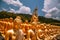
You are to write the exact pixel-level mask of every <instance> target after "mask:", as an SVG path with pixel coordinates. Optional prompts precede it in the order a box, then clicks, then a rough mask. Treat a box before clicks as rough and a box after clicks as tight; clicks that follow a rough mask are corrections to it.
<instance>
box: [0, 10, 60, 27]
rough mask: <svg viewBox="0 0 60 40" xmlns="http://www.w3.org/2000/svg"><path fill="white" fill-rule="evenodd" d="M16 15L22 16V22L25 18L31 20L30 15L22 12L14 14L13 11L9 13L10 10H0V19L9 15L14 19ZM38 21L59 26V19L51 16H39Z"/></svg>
mask: <svg viewBox="0 0 60 40" xmlns="http://www.w3.org/2000/svg"><path fill="white" fill-rule="evenodd" d="M16 16H20V17H21V18H22V20H23V22H24V21H25V20H28V21H30V20H31V15H29V14H22V13H20V14H17V13H16V14H15V13H10V12H6V11H1V12H0V19H2V18H10V17H12V18H13V19H15V18H16ZM39 22H41V23H47V24H53V25H58V26H60V21H59V20H54V19H52V18H45V17H43V16H39Z"/></svg>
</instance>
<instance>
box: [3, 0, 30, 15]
mask: <svg viewBox="0 0 60 40" xmlns="http://www.w3.org/2000/svg"><path fill="white" fill-rule="evenodd" d="M3 1H4V2H6V3H7V4H8V5H13V6H16V7H19V9H18V10H15V9H14V8H12V7H9V9H10V10H9V11H8V10H7V11H8V12H14V13H25V14H31V9H30V8H29V7H26V6H24V5H23V4H22V3H21V2H20V0H3ZM3 10H5V9H3Z"/></svg>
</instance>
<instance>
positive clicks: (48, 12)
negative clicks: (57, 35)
mask: <svg viewBox="0 0 60 40" xmlns="http://www.w3.org/2000/svg"><path fill="white" fill-rule="evenodd" d="M42 11H44V12H45V17H47V18H53V19H57V20H60V0H44V8H43V9H42Z"/></svg>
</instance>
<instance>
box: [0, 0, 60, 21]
mask: <svg viewBox="0 0 60 40" xmlns="http://www.w3.org/2000/svg"><path fill="white" fill-rule="evenodd" d="M36 6H37V7H38V15H40V16H45V17H47V18H53V19H57V20H60V0H0V11H2V10H5V11H8V12H14V13H26V14H32V12H33V10H34V8H35V7H36Z"/></svg>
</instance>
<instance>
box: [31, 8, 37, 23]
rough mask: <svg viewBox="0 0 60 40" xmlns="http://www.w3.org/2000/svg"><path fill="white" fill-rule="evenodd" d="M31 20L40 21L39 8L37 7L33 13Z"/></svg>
mask: <svg viewBox="0 0 60 40" xmlns="http://www.w3.org/2000/svg"><path fill="white" fill-rule="evenodd" d="M31 22H35V23H37V22H38V8H37V7H36V8H35V9H34V11H33V13H32V18H31Z"/></svg>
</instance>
